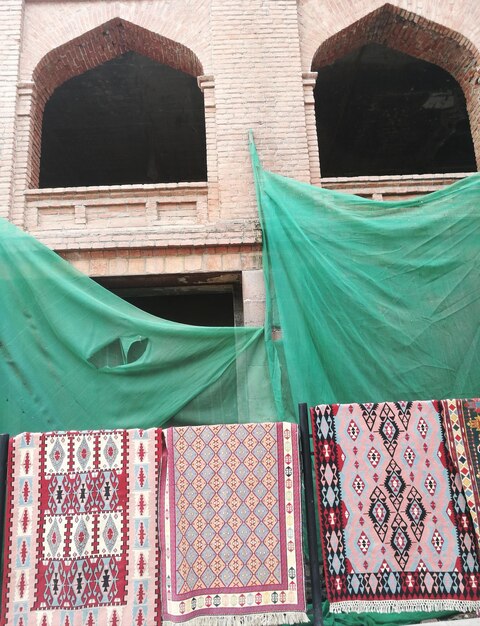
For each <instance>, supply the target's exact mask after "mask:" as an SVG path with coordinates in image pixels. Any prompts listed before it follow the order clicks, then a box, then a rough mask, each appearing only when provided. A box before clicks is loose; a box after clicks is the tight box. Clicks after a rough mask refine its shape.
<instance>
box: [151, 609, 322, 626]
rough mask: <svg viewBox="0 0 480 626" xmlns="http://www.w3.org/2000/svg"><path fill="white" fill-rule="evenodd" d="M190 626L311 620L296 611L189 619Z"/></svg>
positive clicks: (267, 625)
mask: <svg viewBox="0 0 480 626" xmlns="http://www.w3.org/2000/svg"><path fill="white" fill-rule="evenodd" d="M184 620H185V623H188V625H189V626H283V625H284V624H288V625H293V624H308V623H309V622H310V620H309V619H308V616H307V614H306V613H302V612H301V611H295V612H291V613H254V614H252V615H203V616H201V617H193V616H192V618H191V619H188V617H187V616H184ZM162 626H178V624H177V623H175V622H170V621H168V620H163V621H162Z"/></svg>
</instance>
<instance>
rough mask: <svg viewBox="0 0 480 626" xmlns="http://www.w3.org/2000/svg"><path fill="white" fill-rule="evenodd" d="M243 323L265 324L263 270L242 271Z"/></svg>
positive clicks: (250, 324) (251, 324) (245, 324)
mask: <svg viewBox="0 0 480 626" xmlns="http://www.w3.org/2000/svg"><path fill="white" fill-rule="evenodd" d="M242 291H243V324H244V326H263V325H264V323H265V282H264V279H263V270H244V271H243V272H242Z"/></svg>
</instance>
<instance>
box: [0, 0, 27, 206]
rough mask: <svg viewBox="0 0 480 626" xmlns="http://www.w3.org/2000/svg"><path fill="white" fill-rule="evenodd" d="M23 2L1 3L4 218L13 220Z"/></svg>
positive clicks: (0, 202) (0, 195) (0, 190)
mask: <svg viewBox="0 0 480 626" xmlns="http://www.w3.org/2000/svg"><path fill="white" fill-rule="evenodd" d="M23 11H24V4H23V0H2V2H1V3H0V84H1V86H2V87H1V89H0V216H1V217H7V218H8V217H10V212H11V204H12V193H13V170H14V163H15V151H14V150H15V108H16V102H17V82H18V75H19V62H20V40H21V35H22V26H23Z"/></svg>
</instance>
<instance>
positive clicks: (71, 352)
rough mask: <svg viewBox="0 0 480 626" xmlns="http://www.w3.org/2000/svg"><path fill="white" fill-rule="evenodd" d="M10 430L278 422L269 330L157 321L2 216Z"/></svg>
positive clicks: (0, 396)
mask: <svg viewBox="0 0 480 626" xmlns="http://www.w3.org/2000/svg"><path fill="white" fill-rule="evenodd" d="M0 309H1V315H0V432H1V431H6V432H9V433H10V434H11V435H13V434H16V433H18V432H21V431H25V430H30V431H34V432H35V431H46V430H66V429H79V430H82V429H90V428H97V429H98V428H115V427H117V428H134V427H141V428H148V427H152V426H160V425H162V424H163V423H165V422H166V421H167V420H169V419H170V418H172V417H175V419H176V423H178V424H181V423H188V422H190V423H223V422H236V421H237V420H240V421H260V420H262V419H263V420H272V419H273V420H275V419H276V414H275V409H274V405H273V398H272V393H271V386H270V379H269V374H268V364H267V360H266V352H265V345H264V336H263V330H262V329H261V328H206V327H195V326H186V325H183V324H177V323H174V322H169V321H166V320H161V319H158V318H157V317H154V316H153V315H149V314H148V313H145V312H143V311H140V310H139V309H137V308H136V307H134V306H132V305H130V304H128V303H127V302H125V301H123V300H122V299H121V298H119V297H117V296H116V295H114V294H112V293H110V292H109V291H107V290H106V289H104V288H103V287H101V286H100V285H98V284H97V283H95V282H94V281H93V280H91V279H90V278H88V277H87V276H85V275H84V274H82V273H80V272H78V271H77V270H75V269H74V268H73V267H72V266H71V265H70V264H69V263H67V262H66V261H64V260H63V259H61V258H60V257H59V256H58V255H57V254H55V253H54V252H53V251H51V250H49V249H48V248H46V247H45V246H44V245H42V244H41V243H39V242H38V241H37V240H35V239H34V238H33V237H30V236H29V235H27V234H26V233H24V232H22V231H21V230H19V229H18V228H16V227H15V226H13V225H12V224H10V223H9V222H7V221H5V220H2V221H0Z"/></svg>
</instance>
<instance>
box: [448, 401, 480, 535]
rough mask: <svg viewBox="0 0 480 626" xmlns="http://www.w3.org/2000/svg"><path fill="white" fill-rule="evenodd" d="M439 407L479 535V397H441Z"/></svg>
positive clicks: (450, 448)
mask: <svg viewBox="0 0 480 626" xmlns="http://www.w3.org/2000/svg"><path fill="white" fill-rule="evenodd" d="M441 408H442V414H443V417H444V423H445V432H446V436H447V442H448V446H449V450H450V452H451V454H452V457H453V460H454V462H455V463H456V464H457V466H458V469H459V472H460V476H461V479H462V484H463V489H464V493H465V497H466V499H467V503H468V507H469V509H470V512H471V515H472V518H473V524H474V527H475V531H476V534H477V538H480V524H479V514H480V399H479V398H473V399H470V400H442V402H441Z"/></svg>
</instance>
